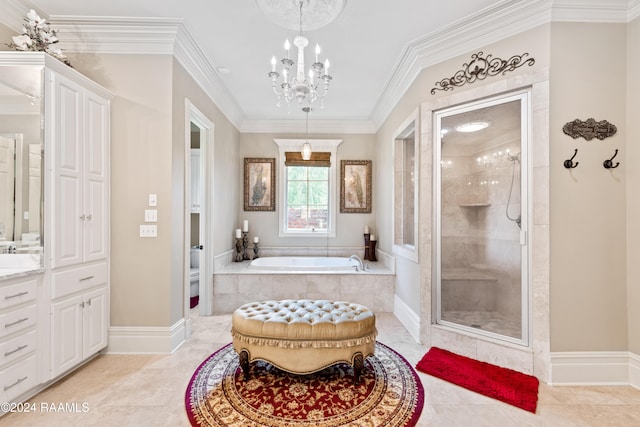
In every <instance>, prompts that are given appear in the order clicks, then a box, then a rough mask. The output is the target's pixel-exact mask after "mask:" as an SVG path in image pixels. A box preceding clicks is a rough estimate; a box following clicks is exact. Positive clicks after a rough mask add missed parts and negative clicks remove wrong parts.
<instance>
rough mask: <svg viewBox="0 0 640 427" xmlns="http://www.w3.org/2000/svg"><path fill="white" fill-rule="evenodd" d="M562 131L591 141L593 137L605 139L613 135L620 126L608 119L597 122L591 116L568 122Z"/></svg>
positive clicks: (573, 136)
mask: <svg viewBox="0 0 640 427" xmlns="http://www.w3.org/2000/svg"><path fill="white" fill-rule="evenodd" d="M562 131H563V132H564V133H565V134H567V135H569V136H570V137H571V138H573V139H578V138H579V137H582V138H584V139H586V140H587V141H590V140H592V139H593V138H598V139H599V140H603V139H605V138H608V137H610V136H613V135H615V134H616V132H617V131H618V128H617V127H616V126H615V125H613V124H611V123H609V122H608V121H606V120H600V121H599V122H596V121H595V120H594V119H593V118H590V119H587V120H585V121H583V120H580V119H575V120H574V121H572V122H568V123H567V124H565V125H564V126H563V127H562Z"/></svg>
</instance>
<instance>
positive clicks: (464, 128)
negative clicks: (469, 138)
mask: <svg viewBox="0 0 640 427" xmlns="http://www.w3.org/2000/svg"><path fill="white" fill-rule="evenodd" d="M490 124H491V123H489V122H485V121H478V122H469V123H464V124H461V125H459V126H456V130H457V131H458V132H464V133H469V132H477V131H479V130H482V129H484V128H486V127H489V125H490Z"/></svg>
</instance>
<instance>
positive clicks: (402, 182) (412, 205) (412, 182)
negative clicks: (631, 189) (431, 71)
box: [393, 112, 418, 262]
mask: <svg viewBox="0 0 640 427" xmlns="http://www.w3.org/2000/svg"><path fill="white" fill-rule="evenodd" d="M417 122H418V118H417V112H416V113H415V114H414V115H412V116H411V117H410V118H409V119H408V121H407V122H405V123H404V124H403V125H402V126H401V127H400V130H399V131H398V132H396V137H395V141H394V167H395V174H394V177H395V182H394V193H395V204H394V215H395V221H394V238H393V240H394V246H393V250H394V253H396V254H397V255H401V256H403V257H405V258H407V259H410V260H413V261H416V262H417V261H418V245H417V241H418V233H417V230H418V227H417V224H418V203H417V200H418V197H417V188H418V187H417V185H416V182H417V181H416V180H417V179H418V163H417V161H418V144H417V140H416V138H417V134H418V129H417V125H416V124H417Z"/></svg>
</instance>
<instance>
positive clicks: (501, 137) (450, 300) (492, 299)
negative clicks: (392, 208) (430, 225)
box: [434, 91, 529, 344]
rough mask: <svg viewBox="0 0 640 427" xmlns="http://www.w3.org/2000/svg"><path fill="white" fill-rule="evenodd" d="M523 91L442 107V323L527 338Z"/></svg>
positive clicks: (439, 280)
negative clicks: (446, 107) (444, 108)
mask: <svg viewBox="0 0 640 427" xmlns="http://www.w3.org/2000/svg"><path fill="white" fill-rule="evenodd" d="M528 99H529V94H528V92H527V91H522V92H518V93H513V94H505V95H501V96H498V97H495V98H491V99H486V100H481V101H476V102H471V103H468V104H464V105H459V106H455V107H451V108H448V109H446V110H442V111H438V112H436V114H435V115H434V118H435V121H436V122H435V126H434V128H435V131H436V138H437V140H439V141H440V143H439V144H436V147H435V148H436V150H435V162H434V164H437V165H439V166H440V167H439V168H438V170H437V175H436V176H437V179H436V181H437V183H436V189H435V191H436V198H437V202H436V207H437V212H436V217H437V227H436V236H437V237H436V241H437V246H438V247H437V249H436V257H437V264H436V265H437V267H436V268H437V269H438V271H437V277H436V287H437V293H438V300H437V311H438V316H437V322H438V323H440V324H443V325H447V326H451V327H455V328H458V329H465V330H467V331H469V332H473V333H475V334H480V335H489V336H493V337H495V338H499V339H503V340H507V341H512V342H514V343H518V344H526V343H527V331H528V323H527V322H528V315H527V307H528V299H527V298H528V294H529V291H528V274H527V270H528V264H527V260H528V256H527V239H526V230H527V221H526V218H527V200H528V194H527V188H528V187H527V183H526V182H527V174H528V170H527V164H528V161H527V157H528V156H527V147H528V135H529V131H528V129H529V127H528V126H529V125H528V122H529V120H528V117H529V113H528V109H529V101H528Z"/></svg>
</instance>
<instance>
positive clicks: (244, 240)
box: [242, 231, 251, 260]
mask: <svg viewBox="0 0 640 427" xmlns="http://www.w3.org/2000/svg"><path fill="white" fill-rule="evenodd" d="M248 248H249V232H248V231H243V232H242V259H243V260H250V259H251V258H250V257H249V252H248V250H247V249H248Z"/></svg>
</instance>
